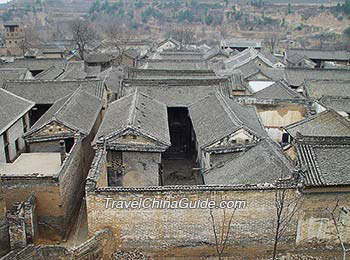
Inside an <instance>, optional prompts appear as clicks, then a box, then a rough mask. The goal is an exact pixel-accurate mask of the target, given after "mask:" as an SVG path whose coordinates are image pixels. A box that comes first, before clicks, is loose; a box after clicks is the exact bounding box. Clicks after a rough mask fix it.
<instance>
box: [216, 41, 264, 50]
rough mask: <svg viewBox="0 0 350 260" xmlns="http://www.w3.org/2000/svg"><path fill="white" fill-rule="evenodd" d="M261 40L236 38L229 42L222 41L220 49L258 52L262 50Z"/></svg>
mask: <svg viewBox="0 0 350 260" xmlns="http://www.w3.org/2000/svg"><path fill="white" fill-rule="evenodd" d="M262 42H263V40H261V39H245V38H234V39H228V40H221V42H220V47H221V48H222V49H228V48H230V49H232V50H237V51H244V50H246V49H249V48H253V49H256V50H261V48H262Z"/></svg>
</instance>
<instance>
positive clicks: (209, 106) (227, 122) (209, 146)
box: [189, 93, 267, 170]
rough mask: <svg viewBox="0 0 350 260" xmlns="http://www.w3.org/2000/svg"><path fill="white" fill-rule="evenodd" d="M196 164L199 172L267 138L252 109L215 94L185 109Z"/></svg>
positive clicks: (255, 112) (254, 110)
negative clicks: (198, 166) (187, 114)
mask: <svg viewBox="0 0 350 260" xmlns="http://www.w3.org/2000/svg"><path fill="white" fill-rule="evenodd" d="M189 114H190V117H191V120H192V124H193V128H194V133H195V138H196V151H197V161H198V163H199V165H200V166H201V168H202V169H203V170H206V169H209V168H211V167H213V166H215V165H217V164H219V163H220V162H222V161H224V160H227V159H228V158H230V157H233V156H235V153H237V152H242V151H244V150H246V149H249V148H251V147H252V146H255V145H256V144H257V143H258V142H259V141H260V140H261V139H264V138H265V137H266V136H267V133H266V132H265V130H264V127H263V125H262V123H261V122H260V119H259V117H258V115H257V111H256V109H255V108H254V107H253V106H243V105H240V104H238V103H237V102H236V101H234V100H231V99H228V98H226V97H224V96H223V95H222V94H219V93H217V94H215V95H210V96H208V97H205V98H204V99H202V100H200V101H198V102H196V103H194V104H192V105H190V106H189Z"/></svg>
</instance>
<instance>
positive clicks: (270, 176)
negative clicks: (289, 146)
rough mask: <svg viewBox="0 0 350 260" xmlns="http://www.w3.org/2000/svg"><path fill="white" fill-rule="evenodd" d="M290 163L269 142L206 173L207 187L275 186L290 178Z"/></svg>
mask: <svg viewBox="0 0 350 260" xmlns="http://www.w3.org/2000/svg"><path fill="white" fill-rule="evenodd" d="M291 175H292V165H291V162H290V161H288V159H287V158H286V157H285V156H284V154H283V152H282V150H281V149H280V148H279V147H278V146H277V144H275V143H273V142H272V141H270V140H262V141H260V142H259V143H258V144H257V145H256V146H254V147H252V148H250V149H249V150H247V151H245V152H243V153H242V154H240V155H238V156H237V157H234V158H232V159H230V160H228V161H226V162H224V163H223V164H220V165H218V166H216V167H214V168H212V169H210V170H208V171H207V172H205V173H204V182H205V184H273V183H274V182H275V181H277V180H278V179H280V178H283V179H286V178H290V177H291Z"/></svg>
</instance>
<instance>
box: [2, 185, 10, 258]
mask: <svg viewBox="0 0 350 260" xmlns="http://www.w3.org/2000/svg"><path fill="white" fill-rule="evenodd" d="M0 185H1V182H0ZM9 249H10V243H9V234H8V223H7V220H6V205H5V200H4V199H3V194H2V191H1V189H0V257H1V256H2V255H4V254H5V253H7V252H8V251H9Z"/></svg>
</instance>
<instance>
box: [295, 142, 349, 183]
mask: <svg viewBox="0 0 350 260" xmlns="http://www.w3.org/2000/svg"><path fill="white" fill-rule="evenodd" d="M297 154H298V160H299V162H300V166H301V169H302V171H303V176H304V182H305V185H306V186H316V187H317V186H337V185H349V184H350V164H349V163H348V162H349V160H350V145H307V144H299V145H298V146H297Z"/></svg>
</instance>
